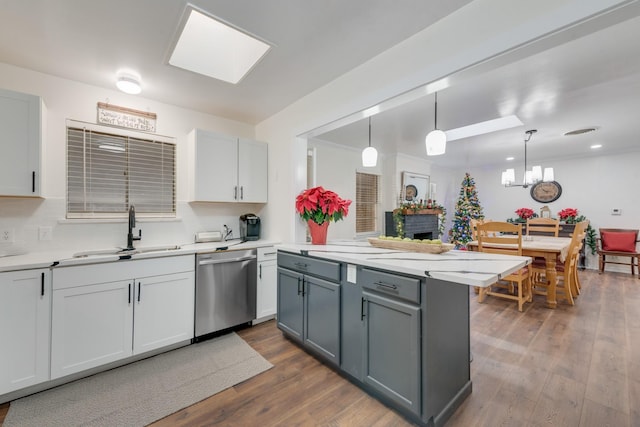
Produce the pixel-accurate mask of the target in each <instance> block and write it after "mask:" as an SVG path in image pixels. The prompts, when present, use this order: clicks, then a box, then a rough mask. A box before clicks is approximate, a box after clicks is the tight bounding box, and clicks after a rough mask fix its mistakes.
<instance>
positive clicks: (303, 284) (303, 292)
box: [302, 277, 307, 298]
mask: <svg viewBox="0 0 640 427" xmlns="http://www.w3.org/2000/svg"><path fill="white" fill-rule="evenodd" d="M305 282H307V281H306V280H304V277H303V278H302V298H304V295H305V291H304V289H305Z"/></svg>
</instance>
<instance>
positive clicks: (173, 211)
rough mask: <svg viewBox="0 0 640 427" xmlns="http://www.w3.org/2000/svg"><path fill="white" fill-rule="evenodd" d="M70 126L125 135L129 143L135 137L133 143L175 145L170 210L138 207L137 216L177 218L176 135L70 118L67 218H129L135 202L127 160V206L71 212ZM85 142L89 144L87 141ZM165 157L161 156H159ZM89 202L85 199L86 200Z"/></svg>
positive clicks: (67, 132) (66, 156)
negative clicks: (170, 135) (114, 209)
mask: <svg viewBox="0 0 640 427" xmlns="http://www.w3.org/2000/svg"><path fill="white" fill-rule="evenodd" d="M70 129H79V130H82V131H84V132H87V131H89V132H95V133H99V134H103V135H110V136H114V137H115V138H126V140H127V141H128V142H130V141H129V140H132V141H133V143H134V144H138V143H141V144H142V143H146V142H152V143H161V144H163V148H164V147H165V146H166V145H167V144H169V145H171V146H172V150H173V153H172V157H173V166H172V169H171V168H170V170H172V177H171V174H168V178H169V180H170V181H171V180H172V186H173V188H172V201H171V202H169V203H167V204H170V205H171V207H170V211H169V210H167V211H165V212H145V211H141V210H139V209H136V216H137V217H143V218H144V217H146V218H162V219H175V218H176V217H177V175H178V174H177V156H178V153H177V144H176V140H175V138H173V137H169V136H164V135H157V134H152V133H148V132H140V131H134V130H130V129H126V128H120V127H111V126H103V125H99V124H94V123H87V122H82V121H77V120H72V119H67V120H66V125H65V196H66V198H65V216H66V218H67V219H69V220H77V219H80V220H81V219H119V218H126V217H127V216H128V210H129V206H130V205H131V204H133V205H135V204H136V203H135V201H133V203H132V202H131V200H130V194H131V192H133V191H134V190H133V189H131V188H130V187H131V183H130V176H131V173H130V172H129V171H130V170H131V169H130V165H129V164H128V160H127V161H126V163H127V165H126V168H127V169H126V176H127V179H126V181H127V184H126V190H125V194H124V200H125V205H124V206H123V210H122V211H120V210H118V211H108V212H103V211H96V210H87V211H84V212H73V211H72V212H70V211H69V208H70V201H69V198H70V184H69V176H70V170H69V162H70V158H69V156H70V153H69V130H70ZM85 144H86V143H85ZM126 145H127V147H126V148H127V149H129V147H128V144H126ZM125 155H126V156H127V157H128V156H129V155H130V153H129V152H128V151H125ZM160 158H162V156H161V157H160ZM85 169H86V165H83V171H84V170H85ZM83 180H84V182H85V183H86V178H83ZM81 197H84V198H85V199H86V196H81ZM85 202H86V200H85ZM158 204H159V205H160V204H161V202H158Z"/></svg>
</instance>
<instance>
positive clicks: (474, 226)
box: [469, 218, 484, 240]
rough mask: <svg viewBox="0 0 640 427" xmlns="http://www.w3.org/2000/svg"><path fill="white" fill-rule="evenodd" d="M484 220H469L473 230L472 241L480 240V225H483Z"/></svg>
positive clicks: (470, 227)
mask: <svg viewBox="0 0 640 427" xmlns="http://www.w3.org/2000/svg"><path fill="white" fill-rule="evenodd" d="M483 222H484V220H482V219H474V218H471V219H470V220H469V229H471V240H478V224H482V223H483Z"/></svg>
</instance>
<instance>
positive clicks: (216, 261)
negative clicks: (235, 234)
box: [198, 255, 258, 265]
mask: <svg viewBox="0 0 640 427" xmlns="http://www.w3.org/2000/svg"><path fill="white" fill-rule="evenodd" d="M257 258H258V257H257V256H256V255H252V256H245V257H238V258H226V259H204V260H202V261H199V262H198V265H210V264H224V263H226V262H240V261H249V260H252V259H257Z"/></svg>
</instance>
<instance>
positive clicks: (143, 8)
mask: <svg viewBox="0 0 640 427" xmlns="http://www.w3.org/2000/svg"><path fill="white" fill-rule="evenodd" d="M469 2H470V0H448V1H446V2H443V1H437V0H402V1H401V2H400V3H397V2H391V1H388V0H349V1H344V0H322V1H312V0H296V1H293V0H268V1H264V0H232V1H230V0H192V1H190V4H192V5H194V6H195V7H196V8H198V9H200V10H203V11H205V12H208V13H209V14H211V15H213V16H215V17H218V18H219V19H221V20H223V21H226V22H228V23H230V24H232V25H233V26H235V27H237V28H239V29H241V30H243V31H245V32H247V33H249V34H254V35H256V36H258V37H259V38H260V39H262V40H264V41H266V42H268V43H270V44H271V45H272V46H273V47H272V49H271V51H270V52H269V53H268V54H267V55H266V56H265V57H264V58H263V59H262V60H261V61H260V62H259V63H258V64H257V65H256V66H255V67H254V69H253V70H252V71H251V72H250V73H249V74H248V75H247V76H246V77H245V78H244V79H243V80H241V81H240V82H239V83H238V84H237V85H233V84H230V83H225V82H222V81H218V80H215V79H212V78H209V77H205V76H202V75H199V74H196V73H192V72H189V71H185V70H182V69H180V68H176V67H173V66H171V65H168V58H169V56H170V54H171V52H170V50H171V49H172V46H173V43H174V42H175V38H176V36H177V33H178V27H179V25H180V22H181V17H182V14H183V11H184V10H185V8H186V5H187V1H185V0H134V1H132V0H109V1H77V0H56V1H51V0H3V1H2V2H1V3H0V62H5V63H9V64H14V65H17V66H19V67H23V68H28V69H32V70H36V71H40V72H43V73H47V74H51V75H55V76H59V77H63V78H67V79H71V80H75V81H80V82H84V83H88V84H91V85H95V86H101V87H106V88H109V89H113V88H114V87H115V86H114V85H115V81H116V74H117V72H118V71H119V70H120V69H121V68H128V69H131V70H132V71H133V72H135V73H138V74H139V75H140V76H141V78H142V89H143V92H142V95H141V96H144V97H146V98H150V99H155V100H158V101H161V102H165V103H169V104H173V105H178V106H183V107H186V108H189V109H193V110H197V111H202V112H205V113H209V114H213V115H216V116H219V117H225V118H229V119H233V120H238V121H242V122H245V123H250V124H256V123H259V122H260V121H262V120H264V119H266V118H268V117H270V116H272V115H273V114H275V113H277V112H278V111H280V110H282V109H283V108H285V107H286V106H288V105H290V104H291V103H293V102H294V101H296V100H298V99H299V98H301V97H303V96H304V95H306V94H308V93H310V92H312V91H313V90H315V89H317V88H319V87H321V86H323V85H325V84H327V83H329V82H330V81H332V80H334V79H335V78H336V77H338V76H340V75H342V74H344V73H345V72H347V71H349V70H351V69H353V68H355V67H356V66H358V65H360V64H361V63H363V62H365V61H367V60H369V59H371V58H372V57H374V56H376V55H378V54H379V53H381V52H383V51H385V50H387V49H389V48H390V47H392V46H394V45H396V44H398V43H399V42H401V41H402V40H404V39H406V38H408V37H409V36H411V35H413V34H415V33H417V32H419V31H421V30H422V29H424V28H426V27H427V26H429V25H430V24H432V23H434V22H436V21H438V20H439V19H441V18H442V17H444V16H446V15H448V14H450V13H451V12H453V11H455V10H456V9H458V8H459V7H461V6H463V5H465V4H466V3H469ZM380 28H384V31H380ZM16 40H19V43H16Z"/></svg>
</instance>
